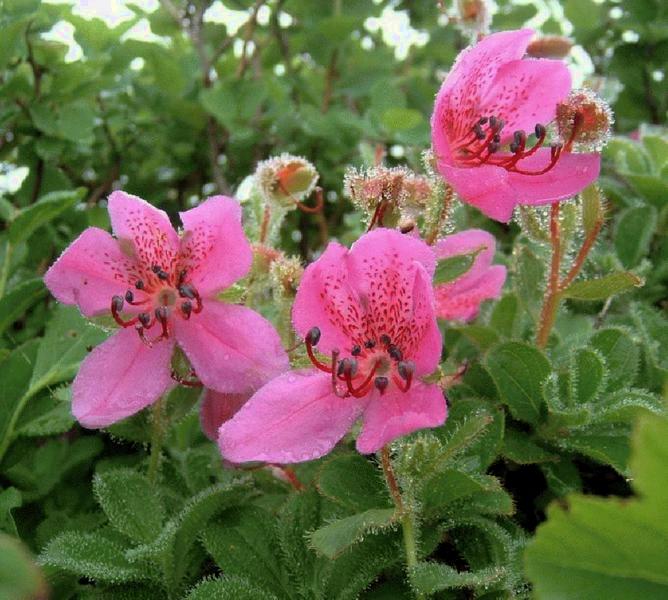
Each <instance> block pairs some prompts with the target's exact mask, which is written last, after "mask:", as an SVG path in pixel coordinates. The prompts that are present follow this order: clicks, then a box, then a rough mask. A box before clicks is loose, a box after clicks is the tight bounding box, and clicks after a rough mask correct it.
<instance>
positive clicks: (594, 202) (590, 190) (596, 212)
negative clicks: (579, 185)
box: [581, 184, 605, 235]
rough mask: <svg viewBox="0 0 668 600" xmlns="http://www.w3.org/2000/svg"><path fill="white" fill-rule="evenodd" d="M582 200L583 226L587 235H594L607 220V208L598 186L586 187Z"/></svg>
mask: <svg viewBox="0 0 668 600" xmlns="http://www.w3.org/2000/svg"><path fill="white" fill-rule="evenodd" d="M581 198H582V226H583V228H584V232H585V235H589V234H590V233H592V232H593V231H594V230H595V229H596V228H597V227H599V226H600V224H601V223H602V222H603V219H604V218H605V206H604V204H603V199H602V198H601V192H600V191H599V189H598V187H597V186H596V184H592V185H590V186H588V187H586V188H585V189H584V190H583V191H582V194H581Z"/></svg>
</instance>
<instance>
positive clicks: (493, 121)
mask: <svg viewBox="0 0 668 600" xmlns="http://www.w3.org/2000/svg"><path fill="white" fill-rule="evenodd" d="M497 123H498V121H497V119H496V117H490V118H489V126H490V127H491V128H492V129H496V125H497Z"/></svg>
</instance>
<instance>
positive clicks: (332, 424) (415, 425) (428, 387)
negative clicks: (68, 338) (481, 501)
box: [219, 229, 446, 463]
mask: <svg viewBox="0 0 668 600" xmlns="http://www.w3.org/2000/svg"><path fill="white" fill-rule="evenodd" d="M434 265H435V257H434V252H433V250H432V249H431V248H430V247H429V246H427V245H426V244H425V243H424V242H422V241H421V240H419V239H417V238H413V237H409V236H405V235H402V234H401V233H399V232H398V231H395V230H389V229H375V230H373V231H371V232H370V233H367V234H366V235H364V236H362V237H361V238H360V239H359V240H358V241H357V242H355V244H354V245H353V247H352V248H351V249H350V250H348V249H347V248H345V247H343V246H341V245H340V244H337V243H330V244H329V246H328V247H327V249H326V250H325V252H324V253H323V254H322V256H321V257H320V258H319V259H318V260H317V261H315V262H314V263H313V264H311V265H309V266H308V268H307V269H306V271H305V272H304V276H303V278H302V281H301V284H300V286H299V289H298V291H297V296H296V298H295V303H294V307H293V323H294V326H295V329H296V331H297V332H298V333H299V335H301V336H302V337H303V338H304V340H305V343H306V350H307V353H308V356H309V358H310V360H311V362H312V363H313V365H314V367H315V368H312V369H305V370H299V371H291V372H288V373H284V374H282V375H280V376H279V377H277V378H276V379H274V380H272V381H270V382H269V383H268V384H266V385H265V386H263V387H262V388H261V389H260V390H258V391H257V392H256V393H255V394H254V395H253V397H252V398H251V399H250V400H249V401H248V402H247V403H246V404H245V405H244V406H243V407H242V408H241V409H240V410H239V412H238V413H237V414H236V415H235V416H234V418H232V419H231V420H230V421H227V422H226V423H224V424H223V425H222V427H221V428H220V437H219V444H220V448H221V451H222V454H223V456H224V457H225V458H226V459H228V460H230V461H232V462H237V463H238V462H244V461H255V460H257V461H264V462H276V463H289V462H299V461H304V460H310V459H314V458H318V457H319V456H322V455H323V454H326V453H327V452H329V451H330V450H331V449H332V448H333V447H334V445H335V444H336V443H337V442H338V441H339V440H340V439H341V438H342V437H343V436H344V435H345V433H346V432H347V431H348V430H349V429H350V428H351V426H352V425H353V423H354V422H355V421H356V420H357V418H358V417H360V416H361V417H362V421H363V424H362V431H361V433H360V435H359V437H358V438H357V449H358V450H359V451H360V452H363V453H370V452H375V451H376V450H378V449H380V448H381V447H382V446H383V445H385V444H387V443H388V442H390V441H391V440H393V439H395V438H397V437H399V436H402V435H405V434H407V433H410V432H412V431H414V430H416V429H420V428H424V427H435V426H437V425H440V424H441V423H443V421H444V420H445V416H446V404H445V398H444V396H443V392H442V391H441V389H440V388H439V387H438V386H437V385H434V384H429V383H425V382H423V381H422V377H423V376H425V375H428V374H429V373H431V372H433V371H434V369H435V368H436V367H437V365H438V362H439V359H440V355H441V334H440V332H439V329H438V326H437V323H436V317H435V314H434V304H433V292H432V286H431V279H432V276H433V273H434ZM317 353H319V354H320V355H321V356H318V355H317ZM323 355H324V356H323Z"/></svg>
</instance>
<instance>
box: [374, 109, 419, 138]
mask: <svg viewBox="0 0 668 600" xmlns="http://www.w3.org/2000/svg"><path fill="white" fill-rule="evenodd" d="M423 121H424V117H423V116H422V113H421V112H420V111H418V110H415V109H413V108H388V109H387V110H386V111H385V112H384V113H383V117H382V123H383V126H384V127H385V128H386V129H387V130H388V131H390V132H391V133H394V132H397V131H403V130H405V129H414V128H415V127H418V126H419V125H421V124H422V123H423Z"/></svg>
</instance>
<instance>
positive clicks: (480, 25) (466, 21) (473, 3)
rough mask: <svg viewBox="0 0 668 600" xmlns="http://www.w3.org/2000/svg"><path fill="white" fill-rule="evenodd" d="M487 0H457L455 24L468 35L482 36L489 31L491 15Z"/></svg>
mask: <svg viewBox="0 0 668 600" xmlns="http://www.w3.org/2000/svg"><path fill="white" fill-rule="evenodd" d="M487 4H488V2H487V0H457V3H456V7H457V14H456V23H457V24H458V25H459V26H460V27H461V28H462V29H463V30H464V32H465V33H469V34H474V35H477V34H484V33H487V31H489V26H490V23H491V22H492V15H491V14H490V11H489V7H488V6H487Z"/></svg>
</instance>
